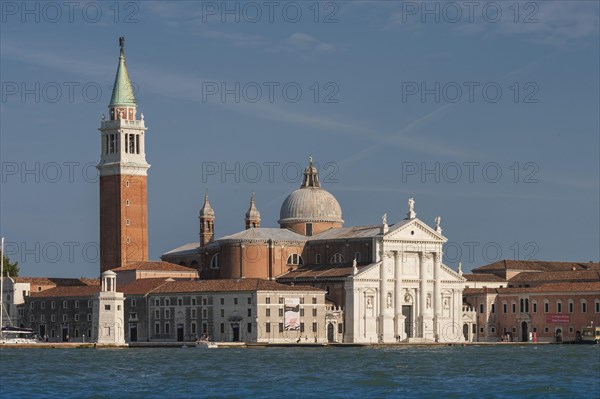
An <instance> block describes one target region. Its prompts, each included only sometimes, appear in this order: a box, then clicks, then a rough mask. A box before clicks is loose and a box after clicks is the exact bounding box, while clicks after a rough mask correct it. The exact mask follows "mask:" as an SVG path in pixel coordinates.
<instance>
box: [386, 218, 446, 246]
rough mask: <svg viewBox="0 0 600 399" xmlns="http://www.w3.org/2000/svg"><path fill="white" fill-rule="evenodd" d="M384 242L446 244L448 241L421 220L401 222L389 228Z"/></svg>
mask: <svg viewBox="0 0 600 399" xmlns="http://www.w3.org/2000/svg"><path fill="white" fill-rule="evenodd" d="M384 240H399V241H433V242H440V243H443V242H446V241H448V239H447V238H446V237H444V236H443V235H442V234H440V233H438V232H437V231H435V230H434V229H432V228H431V227H429V226H428V225H426V224H425V223H423V222H422V221H421V220H419V219H417V218H415V219H412V220H403V221H402V222H400V223H398V224H396V225H394V226H392V227H390V230H389V231H388V232H387V233H386V234H385V236H384Z"/></svg>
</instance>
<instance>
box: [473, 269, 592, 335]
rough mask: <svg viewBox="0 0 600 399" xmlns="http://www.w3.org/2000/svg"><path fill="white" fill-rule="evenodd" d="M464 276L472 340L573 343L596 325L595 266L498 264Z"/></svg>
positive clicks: (475, 270)
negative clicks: (472, 324) (473, 320)
mask: <svg viewBox="0 0 600 399" xmlns="http://www.w3.org/2000/svg"><path fill="white" fill-rule="evenodd" d="M464 276H465V277H466V279H467V282H466V286H467V288H465V290H464V301H465V304H466V306H470V307H472V308H473V309H474V310H475V311H476V312H477V329H476V331H474V332H473V333H474V334H475V337H474V340H476V341H502V340H503V339H504V340H506V339H509V340H512V341H528V340H529V339H530V338H533V335H534V334H535V336H536V339H537V341H540V342H557V341H559V342H560V341H574V340H576V339H577V337H578V334H579V333H580V332H581V331H582V329H583V328H584V327H586V326H589V325H590V324H592V323H593V324H594V325H600V263H597V262H596V263H594V262H588V263H577V262H544V261H517V260H503V261H500V262H495V263H492V264H489V265H485V266H481V267H479V268H476V269H474V270H473V274H466V275H464ZM473 285H475V286H473Z"/></svg>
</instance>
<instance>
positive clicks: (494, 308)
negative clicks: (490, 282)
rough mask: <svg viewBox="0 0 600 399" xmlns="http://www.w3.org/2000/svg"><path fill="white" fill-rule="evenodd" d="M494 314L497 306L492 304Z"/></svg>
mask: <svg viewBox="0 0 600 399" xmlns="http://www.w3.org/2000/svg"><path fill="white" fill-rule="evenodd" d="M492 313H496V304H495V303H492Z"/></svg>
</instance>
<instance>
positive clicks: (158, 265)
mask: <svg viewBox="0 0 600 399" xmlns="http://www.w3.org/2000/svg"><path fill="white" fill-rule="evenodd" d="M126 270H151V271H164V272H190V273H192V272H196V273H197V272H198V270H196V269H193V268H191V267H185V266H181V265H176V264H175V263H169V262H163V261H160V260H157V261H146V262H130V263H128V264H126V265H125V266H121V267H117V268H115V269H112V271H113V272H120V271H126Z"/></svg>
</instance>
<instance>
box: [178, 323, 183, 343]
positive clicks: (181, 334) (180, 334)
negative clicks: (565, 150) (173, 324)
mask: <svg viewBox="0 0 600 399" xmlns="http://www.w3.org/2000/svg"><path fill="white" fill-rule="evenodd" d="M177 341H179V342H182V341H183V324H177Z"/></svg>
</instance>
